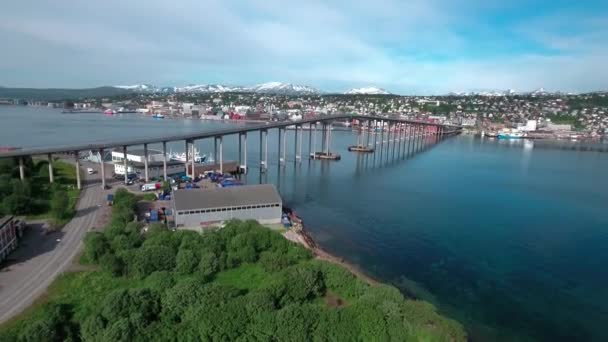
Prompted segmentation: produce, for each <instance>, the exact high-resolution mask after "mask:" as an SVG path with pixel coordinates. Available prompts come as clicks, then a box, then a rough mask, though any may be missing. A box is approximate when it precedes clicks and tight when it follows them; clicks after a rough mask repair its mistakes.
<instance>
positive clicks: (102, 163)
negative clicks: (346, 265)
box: [99, 149, 106, 190]
mask: <svg viewBox="0 0 608 342" xmlns="http://www.w3.org/2000/svg"><path fill="white" fill-rule="evenodd" d="M103 155H104V151H103V149H101V150H99V168H100V170H99V174H100V175H101V188H102V189H104V190H105V189H106V164H105V161H104V160H103Z"/></svg>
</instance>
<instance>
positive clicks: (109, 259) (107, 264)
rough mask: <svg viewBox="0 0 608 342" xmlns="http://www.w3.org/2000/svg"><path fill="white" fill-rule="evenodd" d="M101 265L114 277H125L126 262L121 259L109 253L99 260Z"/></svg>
mask: <svg viewBox="0 0 608 342" xmlns="http://www.w3.org/2000/svg"><path fill="white" fill-rule="evenodd" d="M99 265H100V266H101V268H102V269H103V270H104V271H106V272H110V273H111V274H112V275H113V276H116V277H118V276H121V275H123V274H124V273H125V271H126V266H125V263H124V261H123V260H122V259H121V258H120V257H117V256H116V255H114V254H112V253H107V254H105V255H103V256H102V257H101V258H100V259H99Z"/></svg>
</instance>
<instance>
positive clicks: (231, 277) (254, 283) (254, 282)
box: [215, 264, 273, 290]
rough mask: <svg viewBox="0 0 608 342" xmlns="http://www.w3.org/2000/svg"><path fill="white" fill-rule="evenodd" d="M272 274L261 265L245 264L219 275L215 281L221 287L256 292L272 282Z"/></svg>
mask: <svg viewBox="0 0 608 342" xmlns="http://www.w3.org/2000/svg"><path fill="white" fill-rule="evenodd" d="M272 279H273V277H272V275H271V274H270V273H268V272H265V271H264V270H263V269H262V267H261V266H260V265H257V264H243V265H241V266H239V267H237V268H233V269H229V270H226V271H223V272H220V273H218V274H217V275H216V276H215V281H216V282H217V283H218V284H221V285H232V286H234V287H236V288H239V289H243V290H255V289H259V288H261V287H263V286H264V285H266V284H268V283H269V282H270V281H272Z"/></svg>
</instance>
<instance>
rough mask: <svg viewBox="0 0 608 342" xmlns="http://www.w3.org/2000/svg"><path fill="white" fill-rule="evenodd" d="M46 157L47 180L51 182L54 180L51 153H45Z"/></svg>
mask: <svg viewBox="0 0 608 342" xmlns="http://www.w3.org/2000/svg"><path fill="white" fill-rule="evenodd" d="M47 158H48V160H49V182H50V183H51V184H53V182H54V181H55V177H54V175H53V155H52V154H51V153H49V154H48V155H47Z"/></svg>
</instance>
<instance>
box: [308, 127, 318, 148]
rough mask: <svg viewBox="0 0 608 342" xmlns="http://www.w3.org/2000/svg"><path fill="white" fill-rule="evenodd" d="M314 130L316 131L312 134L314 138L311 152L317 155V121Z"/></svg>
mask: <svg viewBox="0 0 608 342" xmlns="http://www.w3.org/2000/svg"><path fill="white" fill-rule="evenodd" d="M314 130H315V131H314V132H313V135H312V139H313V141H312V150H310V154H311V155H313V156H316V153H317V124H316V123H315V126H314ZM309 144H310V141H309ZM309 149H310V147H309Z"/></svg>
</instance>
